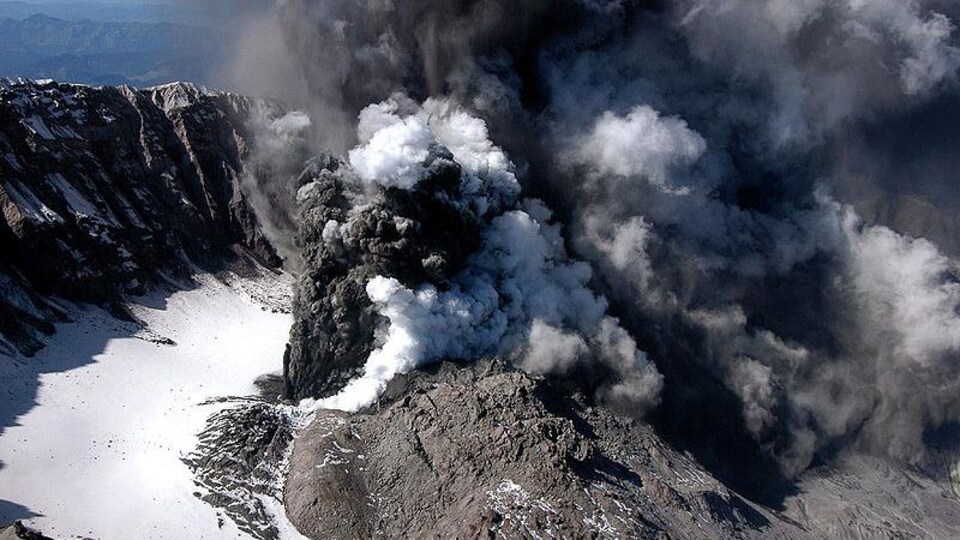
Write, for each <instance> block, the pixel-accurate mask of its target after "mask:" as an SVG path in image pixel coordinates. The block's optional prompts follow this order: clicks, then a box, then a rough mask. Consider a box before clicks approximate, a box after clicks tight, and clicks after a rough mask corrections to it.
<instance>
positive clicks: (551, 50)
mask: <svg viewBox="0 0 960 540" xmlns="http://www.w3.org/2000/svg"><path fill="white" fill-rule="evenodd" d="M956 11H957V10H956V9H955V8H954V7H952V6H951V5H950V4H949V3H945V2H934V1H922V0H915V1H900V0H869V1H853V0H841V1H836V2H827V1H825V0H804V1H797V2H786V1H782V0H765V1H761V2H753V3H738V2H729V1H725V0H670V1H661V2H642V1H629V0H622V1H606V2H605V1H600V0H593V1H587V0H581V1H576V0H567V1H561V0H557V1H548V0H540V1H537V0H531V1H525V2H506V1H503V2H501V1H497V0H476V1H469V0H461V1H457V2H440V1H439V0H437V1H432V0H421V1H412V2H402V3H401V2H390V1H350V0H338V1H329V2H307V1H305V0H286V1H281V2H276V3H275V4H273V3H269V2H267V3H264V4H261V5H260V6H259V7H258V8H257V9H254V10H250V11H249V12H247V13H246V14H245V16H243V17H241V19H243V20H244V24H245V25H247V26H245V28H256V29H257V31H256V32H254V31H249V32H241V39H240V41H239V44H238V49H237V50H238V58H237V62H236V63H235V67H236V69H234V70H233V71H232V72H231V74H230V75H231V76H232V77H233V78H232V80H233V81H234V84H235V85H236V86H238V87H240V88H241V89H250V90H252V91H255V92H260V93H264V94H270V95H278V96H281V97H284V98H286V99H288V100H290V101H291V102H293V103H296V104H297V105H298V106H302V107H303V108H304V110H306V111H307V112H308V113H309V114H310V117H311V119H312V123H311V130H312V142H313V144H314V145H315V146H316V147H317V148H321V147H322V148H327V149H329V150H331V151H333V152H334V153H337V154H344V155H346V156H347V157H346V161H347V162H348V164H349V168H350V169H351V170H352V173H351V174H352V175H353V177H354V180H353V181H354V182H355V183H356V185H357V186H360V187H358V188H357V190H359V191H358V192H363V189H362V187H363V186H364V185H366V186H367V188H366V189H367V190H369V189H373V188H376V189H378V190H383V189H397V190H406V189H410V188H415V187H416V186H417V185H418V182H419V181H420V180H419V179H420V178H421V174H422V171H423V168H424V167H425V166H426V165H425V164H426V163H428V162H429V161H430V160H431V159H433V158H435V157H436V155H437V154H436V151H437V148H436V146H434V145H435V144H439V145H440V146H443V147H446V148H447V150H448V151H449V152H451V153H452V155H453V156H454V158H453V160H454V161H455V162H457V163H459V165H460V166H461V167H462V169H463V171H465V173H464V175H465V176H464V178H467V179H469V178H470V177H471V176H473V177H474V178H475V179H476V178H485V179H484V180H481V181H479V182H473V183H472V184H471V181H464V184H463V186H464V190H463V193H461V195H463V197H462V198H460V199H457V201H458V202H457V203H456V204H457V205H461V206H462V208H464V209H465V211H469V212H471V213H472V214H471V215H473V216H475V217H476V219H477V220H479V221H478V223H479V224H480V225H479V226H478V231H482V232H480V233H479V237H478V239H477V245H476V246H475V248H476V249H475V250H474V251H471V252H470V254H469V255H468V256H466V257H465V258H464V260H463V261H461V262H462V264H460V265H459V266H457V269H456V270H455V271H452V272H450V273H449V274H445V275H444V276H443V279H442V280H441V281H440V282H437V283H434V284H433V285H431V284H429V283H427V282H428V281H429V280H427V279H424V280H423V281H422V282H421V283H405V282H402V280H401V281H394V280H391V277H395V276H381V277H376V276H368V277H369V278H370V279H369V285H368V286H367V288H366V290H365V291H364V293H365V294H366V295H368V297H369V301H370V302H371V303H372V305H374V306H375V310H376V311H377V313H379V314H380V315H381V316H383V317H385V318H386V320H387V321H388V323H389V324H388V325H387V326H386V327H385V330H384V332H385V333H384V334H383V335H381V336H379V337H380V340H379V342H378V343H379V346H378V348H376V349H375V350H374V351H371V353H372V354H371V355H370V359H371V362H377V364H376V365H371V366H370V370H368V371H369V372H375V373H379V374H381V375H383V374H389V373H391V371H395V372H400V371H402V370H404V369H413V368H415V367H416V366H417V365H419V364H420V363H421V362H424V361H429V360H433V359H438V358H440V357H446V356H448V357H456V358H466V357H469V356H474V355H477V354H505V351H514V352H516V351H522V352H521V353H518V356H517V363H518V365H519V366H521V367H523V368H525V369H527V370H529V371H531V372H534V373H544V372H548V373H552V374H563V373H565V372H567V373H569V372H574V371H576V369H577V366H580V365H582V364H583V362H584V360H585V359H587V358H592V359H601V361H600V362H599V363H600V364H601V365H605V366H607V367H608V368H609V370H610V372H611V373H612V375H611V376H610V378H609V381H608V382H609V384H605V385H602V387H603V388H604V390H603V391H602V392H601V394H603V395H606V396H621V397H622V396H627V395H630V394H631V393H637V392H636V389H637V388H640V389H644V390H643V391H640V392H638V393H637V395H640V396H641V397H642V399H638V400H636V403H637V405H636V406H637V407H638V408H640V409H644V410H646V409H647V408H649V407H650V405H651V404H652V403H654V402H655V401H656V400H651V398H650V396H652V395H655V394H656V392H654V391H653V390H654V389H656V388H659V386H660V383H661V381H660V380H659V375H656V376H654V375H653V374H655V373H656V372H655V371H652V367H651V366H650V365H649V364H648V363H647V359H649V360H650V361H652V362H654V363H656V365H657V369H658V371H659V372H660V373H662V374H663V380H662V391H661V392H660V393H659V394H658V395H659V399H660V401H661V405H660V409H659V412H658V413H656V415H657V416H656V418H655V420H656V422H657V423H658V425H659V426H660V427H661V429H663V430H664V431H667V432H670V433H672V434H673V435H675V436H676V437H678V438H679V439H680V440H682V441H684V442H686V443H687V444H688V445H690V446H691V447H693V448H694V450H695V451H698V452H701V453H702V454H701V455H702V456H704V457H703V459H704V460H706V461H709V459H718V460H720V461H723V460H728V461H736V460H738V459H744V458H743V457H742V456H741V457H738V456H736V455H734V454H736V453H737V450H736V449H731V443H729V442H728V441H729V440H732V439H736V437H737V436H738V435H737V434H732V435H731V434H730V433H724V434H723V435H722V436H719V435H718V436H714V435H711V434H709V433H705V432H704V430H703V429H701V428H702V426H710V425H723V426H730V425H736V426H739V429H740V430H742V432H741V433H742V435H743V437H746V438H748V439H749V440H750V441H751V442H750V443H749V444H750V445H752V446H751V447H755V448H757V449H760V451H762V452H763V453H764V454H765V455H767V456H771V457H772V458H773V459H775V460H776V462H777V463H778V466H779V469H780V470H781V471H782V472H783V473H784V474H786V475H788V476H792V475H795V474H798V473H799V472H801V471H803V470H804V469H805V468H806V467H807V466H809V465H810V463H812V462H813V461H814V459H816V458H817V457H821V458H827V459H828V458H829V457H830V456H831V455H832V454H833V453H835V452H842V451H845V450H847V449H851V448H855V449H857V450H861V451H868V452H876V453H880V454H885V455H889V456H893V457H896V458H901V459H905V460H909V461H913V462H918V461H919V460H921V459H922V457H923V454H924V452H925V442H924V441H925V437H926V436H927V435H928V434H929V433H930V432H932V431H934V430H937V429H939V428H941V427H944V426H946V425H948V424H950V423H954V422H956V421H957V420H958V415H960V403H958V401H957V399H956V397H955V396H957V395H960V394H958V392H957V389H958V388H957V386H958V384H960V370H958V367H960V366H958V362H960V342H958V337H957V336H960V315H958V308H960V288H958V287H960V285H958V279H957V270H956V268H957V265H956V263H955V262H954V261H953V260H952V259H951V258H950V257H949V256H948V255H946V254H945V252H944V251H943V249H942V248H941V247H939V246H938V245H937V244H935V243H934V242H937V241H940V239H942V238H947V237H949V235H946V234H940V235H939V236H937V238H930V239H923V238H920V236H924V235H925V234H926V233H925V232H924V231H925V230H927V229H929V227H928V228H917V227H913V228H912V229H911V228H910V227H901V226H900V225H902V224H903V223H907V224H908V225H909V224H911V223H914V222H915V221H916V220H918V219H920V218H919V217H911V216H907V217H903V216H902V215H901V214H898V216H899V217H898V218H897V219H891V220H888V221H886V222H885V221H884V220H883V219H882V217H883V213H882V212H879V211H877V212H873V213H872V214H871V215H869V216H864V215H863V214H862V212H861V211H860V210H861V209H863V208H868V207H871V206H869V205H867V206H865V204H866V203H865V202H864V201H865V200H866V199H865V198H864V197H860V196H859V195H860V194H870V196H871V197H874V199H870V200H875V198H876V197H878V196H882V195H884V194H887V193H890V192H899V191H905V192H908V193H910V192H909V187H910V186H912V185H913V182H914V179H913V178H911V177H909V176H904V177H891V176H890V172H889V171H890V170H892V169H890V168H884V167H880V166H878V165H877V164H881V163H888V162H894V163H907V162H911V163H913V162H916V165H915V166H913V167H912V168H911V169H907V168H903V169H902V170H903V171H904V172H907V173H912V174H916V173H917V171H932V172H933V173H936V174H926V175H924V179H923V181H924V182H927V183H928V184H931V183H932V184H931V185H929V186H927V187H926V188H924V189H925V191H924V193H926V194H936V193H943V192H947V193H953V192H954V191H955V188H953V187H952V185H951V184H948V183H947V182H950V181H952V176H953V175H951V174H949V172H950V171H951V170H952V169H950V168H949V167H950V166H951V164H955V161H950V160H949V159H948V158H946V157H943V156H945V155H946V153H947V152H944V151H943V150H942V149H943V148H945V146H944V145H945V144H946V143H944V140H949V139H944V135H943V133H938V132H927V131H924V130H923V129H922V128H921V127H918V126H919V124H920V123H921V121H922V118H924V117H923V114H928V115H929V114H931V113H930V110H931V109H930V108H931V107H935V106H936V107H939V108H938V109H933V110H935V111H948V113H949V114H950V115H951V117H950V119H951V120H952V121H951V122H949V124H950V125H951V126H953V125H957V122H955V120H957V119H958V118H960V112H957V111H960V108H958V107H944V106H943V103H944V102H945V100H946V101H947V102H955V100H956V98H957V95H958V89H957V86H956V73H957V69H958V67H960V49H958V40H957V39H958V38H957V32H956V31H955V28H954V24H955V20H956V17H957V16H958V15H960V14H958V13H957V12H956ZM250 25H253V26H250ZM398 92H400V93H401V94H402V95H405V96H409V98H400V97H391V96H395V95H398V94H397V93H398ZM937 104H939V105H937ZM361 111H362V112H361ZM924 111H926V113H925V112H924ZM458 115H461V116H458ZM456 118H460V119H461V120H462V122H460V121H455V120H454V119H456ZM481 125H482V126H483V128H482V136H480V134H481V129H480V126H481ZM944 129H948V128H944ZM950 129H952V128H950ZM878 132H879V133H881V134H882V133H887V134H890V133H893V134H898V133H918V138H917V139H916V140H913V141H911V145H910V148H909V152H908V151H907V150H903V149H901V148H900V147H899V146H898V145H896V144H872V142H873V141H877V140H882V136H880V135H877V134H876V133H878ZM888 137H889V135H888ZM946 147H949V145H948V144H947V145H946ZM501 148H502V150H501ZM938 148H939V149H941V150H940V151H939V153H938V152H937V151H936V150H937V149H938ZM510 163H513V164H516V167H514V166H512V165H508V164H510ZM484 175H486V176H484ZM917 181H918V182H919V180H917ZM495 183H497V184H496V185H499V186H507V185H515V188H511V191H510V193H509V194H508V196H502V195H498V194H502V191H501V190H500V188H497V189H492V188H491V187H490V186H493V185H494V184H495ZM521 184H522V193H521V188H520V186H521ZM471 185H472V187H471ZM891 186H892V187H891ZM472 189H475V190H476V191H475V192H472V193H471V192H470V190H472ZM878 193H879V194H880V195H876V194H878ZM851 194H852V195H851ZM526 196H535V197H538V198H539V199H542V200H543V201H544V203H533V202H531V203H521V202H518V201H520V200H522V199H523V198H524V197H526ZM931 196H932V195H931ZM898 200H899V199H898ZM871 204H874V205H875V204H878V203H871ZM938 204H943V205H955V204H956V202H955V201H954V200H951V199H949V198H946V197H940V198H934V199H932V202H931V203H930V205H929V206H930V207H932V208H937V205H938ZM547 206H549V207H551V208H553V209H554V210H555V217H549V216H548V213H547V211H546V210H545V208H546V207H547ZM957 206H960V205H957ZM873 207H875V206H873ZM873 207H871V208H873ZM945 208H956V206H947V207H945ZM291 212H295V211H293V210H291ZM943 212H944V214H949V213H950V212H949V211H948V210H943ZM291 215H293V214H291ZM865 218H869V221H867V220H866V219H865ZM943 219H947V218H943ZM559 223H563V227H560V226H559V225H558V224H559ZM897 229H899V232H898V230H897ZM905 229H910V230H909V231H907V232H909V233H911V234H912V235H913V236H910V235H907V234H905V233H904V230H905ZM345 230H346V229H342V228H340V227H339V226H338V224H333V225H331V227H330V230H329V235H326V234H325V235H323V236H324V238H326V237H327V236H329V237H330V238H334V239H336V238H340V237H341V236H342V235H343V234H344V231H345ZM931 230H932V229H931ZM533 246H539V247H537V248H536V249H537V250H539V251H536V250H534V249H533ZM531 251H536V253H537V255H538V256H539V257H540V258H539V259H538V260H537V261H533V262H531V261H527V260H526V257H527V256H528V255H529V254H530V252H531ZM492 253H496V254H499V255H500V258H499V259H498V258H497V257H492V256H491V254H492ZM578 258H579V259H582V260H584V261H587V262H588V263H589V266H587V265H585V264H584V263H577V262H573V261H574V260H575V259H578ZM507 260H509V261H513V262H512V264H513V266H511V267H510V268H506V267H505V266H504V261H507ZM546 268H549V269H550V271H546V270H545V269H546ZM521 278H522V279H521ZM494 284H496V285H494ZM561 284H562V287H559V285H561ZM505 286H507V287H506V288H504V287H505ZM498 287H499V288H498ZM551 287H559V288H558V290H559V291H561V292H563V294H562V295H561V296H563V298H559V299H557V301H556V302H554V301H551V302H548V304H549V306H550V309H547V310H541V307H542V306H540V307H538V306H536V305H531V304H530V302H531V301H532V300H531V299H534V298H540V297H541V294H542V290H548V289H551ZM507 290H509V291H512V292H511V294H512V296H504V293H505V291H507ZM530 291H539V292H537V293H536V294H533V293H532V292H530ZM594 291H595V292H594ZM574 296H576V297H579V298H582V299H584V300H583V303H582V304H579V305H575V306H568V305H567V302H569V301H572V300H573V297H574ZM604 297H606V298H609V299H610V300H609V303H610V305H609V306H607V305H606V304H607V302H606V301H604V300H603V298H604ZM495 298H497V300H495ZM548 298H549V296H548ZM515 308H516V309H515ZM610 314H616V316H617V319H614V318H613V316H612V315H610ZM511 317H513V318H511ZM426 334H435V335H439V334H444V335H447V336H451V340H450V342H449V343H442V342H433V341H418V340H416V339H413V340H411V339H409V338H410V336H420V335H426ZM452 336H456V337H455V338H453V337H452ZM494 342H497V343H500V342H503V343H510V344H511V345H510V346H507V347H504V348H498V347H493V346H491V343H494ZM641 351H645V352H641ZM383 358H389V359H390V361H389V362H387V361H385V360H384V361H382V362H381V360H383ZM397 366H399V367H397ZM364 380H365V381H367V382H365V383H362V384H368V383H369V384H370V385H372V386H371V388H373V392H372V393H373V394H376V393H377V391H379V390H378V389H380V388H381V383H382V382H383V381H384V380H385V379H383V378H381V379H375V378H374V379H371V378H369V377H366V375H362V374H361V378H360V379H358V381H364ZM624 381H627V382H629V383H631V384H628V385H627V387H620V386H617V385H618V383H619V382H624ZM634 383H635V384H634ZM357 384H361V383H359V382H358V383H357ZM316 397H320V396H316ZM629 402H630V400H629V399H627V400H621V403H629ZM744 444H746V443H744ZM737 448H740V447H739V446H738V447H737ZM725 452H727V454H725ZM710 456H714V457H710ZM716 456H719V457H716Z"/></svg>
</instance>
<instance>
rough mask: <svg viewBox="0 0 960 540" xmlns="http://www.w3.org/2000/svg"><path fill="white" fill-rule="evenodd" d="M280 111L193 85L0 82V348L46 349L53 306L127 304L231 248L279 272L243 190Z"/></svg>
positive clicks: (55, 313) (55, 314)
mask: <svg viewBox="0 0 960 540" xmlns="http://www.w3.org/2000/svg"><path fill="white" fill-rule="evenodd" d="M277 112H278V111H277V110H275V109H272V108H271V106H269V105H268V104H266V103H264V102H261V101H255V100H251V99H247V98H243V97H239V96H236V95H232V94H228V93H220V92H209V91H206V90H204V89H201V88H198V87H196V86H193V85H190V84H173V85H168V86H163V87H158V88H152V89H147V90H135V89H132V88H127V87H120V88H107V87H104V88H92V87H87V86H79V85H67V84H57V83H54V82H31V81H16V82H14V81H5V82H0V179H2V180H0V206H2V209H3V219H2V220H0V241H2V245H3V246H4V247H3V249H2V250H0V291H2V294H0V320H2V321H3V322H2V323H0V334H2V337H3V340H2V341H0V352H4V350H6V352H8V353H10V352H12V350H13V349H18V350H19V351H21V352H23V353H28V354H29V353H31V352H33V351H36V350H37V349H38V348H39V347H41V346H42V335H43V334H45V333H49V332H51V331H52V326H51V321H54V320H57V319H60V318H62V317H64V312H63V310H62V309H60V308H58V307H57V306H56V305H55V304H54V303H52V302H51V301H50V300H49V298H50V297H61V298H64V299H68V300H72V301H82V302H92V303H101V304H114V305H119V304H118V303H117V301H118V300H119V299H120V296H121V295H122V294H124V293H130V292H139V291H141V290H142V288H143V287H144V285H145V284H148V283H150V282H154V281H156V280H158V279H160V278H162V277H163V276H164V275H165V274H176V273H177V272H178V271H180V270H182V269H184V268H186V265H187V264H188V261H190V262H192V263H197V264H201V265H216V264H220V263H222V262H223V261H224V260H225V257H230V256H231V254H230V250H231V249H232V248H233V247H234V246H238V247H241V248H242V249H243V250H244V251H245V252H247V253H250V254H253V255H254V256H255V257H256V258H258V259H259V260H260V261H261V262H263V263H266V264H267V265H270V266H278V265H279V264H280V260H279V258H278V257H277V255H276V253H275V252H274V250H273V248H272V247H271V246H270V244H269V242H267V241H266V240H265V238H264V236H263V235H262V234H261V232H260V230H259V229H258V227H257V226H256V221H255V218H254V216H253V214H252V212H251V210H250V207H249V206H248V204H247V201H246V198H245V196H244V194H243V192H242V191H241V189H240V186H241V178H242V176H243V175H244V174H245V168H244V160H245V159H246V158H247V157H249V155H250V154H251V152H252V145H253V140H252V130H251V129H250V128H248V124H249V121H250V119H251V118H253V117H255V116H256V115H257V114H260V115H261V116H262V115H269V114H273V113H277Z"/></svg>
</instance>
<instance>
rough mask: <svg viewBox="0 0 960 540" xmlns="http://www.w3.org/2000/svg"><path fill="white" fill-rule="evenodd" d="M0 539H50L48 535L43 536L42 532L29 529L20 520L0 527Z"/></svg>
mask: <svg viewBox="0 0 960 540" xmlns="http://www.w3.org/2000/svg"><path fill="white" fill-rule="evenodd" d="M0 540H52V539H51V538H50V537H48V536H44V535H43V534H42V533H40V532H38V531H35V530H33V529H30V528H29V527H27V526H26V525H24V524H23V523H21V522H19V521H18V522H16V523H14V524H13V525H11V526H9V527H6V528H0Z"/></svg>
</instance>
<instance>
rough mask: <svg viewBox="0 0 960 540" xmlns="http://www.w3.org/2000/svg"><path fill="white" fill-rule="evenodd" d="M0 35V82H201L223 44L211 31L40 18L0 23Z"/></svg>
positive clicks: (165, 24)
mask: <svg viewBox="0 0 960 540" xmlns="http://www.w3.org/2000/svg"><path fill="white" fill-rule="evenodd" d="M0 13H2V11H0ZM0 35H2V36H4V39H3V40H0V76H3V77H26V78H33V79H41V78H43V79H48V78H49V79H57V80H62V81H70V82H77V83H86V84H95V85H124V84H126V85H133V86H154V85H158V84H164V83H169V82H173V81H178V80H189V81H195V82H204V81H205V80H206V79H207V78H208V76H209V74H210V72H211V66H213V65H215V64H216V62H217V59H218V58H221V56H222V55H223V52H224V45H223V44H224V41H225V40H224V38H223V37H222V36H221V35H220V34H219V33H218V32H217V31H216V30H213V29H210V28H201V27H196V26H188V25H183V24H175V23H169V22H161V23H143V22H97V21H92V20H76V21H70V20H64V19H59V18H55V17H50V16H47V15H43V14H35V15H31V16H29V17H27V18H25V19H15V18H3V19H0Z"/></svg>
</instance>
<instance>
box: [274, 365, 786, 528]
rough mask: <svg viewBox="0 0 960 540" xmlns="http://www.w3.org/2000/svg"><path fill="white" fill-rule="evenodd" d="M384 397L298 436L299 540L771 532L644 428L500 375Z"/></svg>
mask: <svg viewBox="0 0 960 540" xmlns="http://www.w3.org/2000/svg"><path fill="white" fill-rule="evenodd" d="M392 386H393V387H392V388H391V389H390V390H389V391H388V394H390V396H388V398H387V400H388V401H389V403H383V404H381V406H380V408H379V409H378V410H377V411H371V412H369V413H368V414H358V415H346V414H343V413H339V412H329V411H321V412H319V413H318V415H317V418H316V420H315V421H314V422H313V424H312V425H310V426H309V427H308V428H307V429H306V430H304V431H303V432H302V433H301V434H300V435H299V436H298V438H297V440H296V442H295V446H294V451H293V454H292V456H291V459H290V472H289V475H288V478H287V487H286V494H285V503H286V506H287V510H288V515H289V517H290V519H291V520H292V522H293V523H294V525H296V526H297V527H298V528H299V529H300V530H301V532H303V533H304V534H306V535H307V536H309V537H311V538H317V539H320V538H366V537H371V536H382V537H387V538H400V537H403V538H433V537H444V538H478V537H491V538H492V537H505V538H541V537H542V538H545V537H552V538H702V537H711V538H719V537H740V536H748V535H749V533H751V532H753V533H756V532H758V531H762V530H763V529H764V528H766V527H768V526H770V525H771V524H772V523H771V520H772V519H774V518H772V517H771V515H770V514H769V513H767V512H766V511H765V510H762V509H759V508H757V507H755V506H754V505H752V504H751V503H748V502H746V501H745V500H743V499H742V498H740V497H739V496H737V495H736V494H735V493H733V492H731V491H729V490H728V489H726V488H725V487H724V486H723V485H722V484H721V483H719V482H718V481H716V480H715V479H713V478H712V477H711V476H710V475H709V473H707V472H706V471H704V470H703V469H702V468H700V467H699V466H698V465H697V464H696V463H695V462H694V461H693V460H692V459H691V458H689V457H688V456H685V455H682V454H680V453H678V452H677V451H675V450H673V449H671V448H670V447H668V446H667V445H665V444H664V443H663V442H662V441H661V440H660V439H659V438H658V437H657V436H656V434H655V433H654V432H653V431H652V429H651V428H650V427H649V426H647V425H644V424H639V423H636V422H634V421H632V420H630V419H626V418H621V417H619V416H616V415H614V414H612V413H610V412H607V411H605V410H601V409H598V408H592V407H588V406H585V405H584V404H583V403H581V402H580V401H579V400H577V399H570V398H569V397H566V398H564V397H561V396H560V395H558V394H556V393H555V391H554V390H553V389H552V388H551V387H550V386H549V384H548V383H545V382H543V381H540V380H537V379H533V378H531V377H529V376H527V375H525V374H523V373H520V372H516V371H505V370H504V368H503V365H502V364H499V363H495V362H494V363H491V362H481V363H479V364H477V365H474V366H472V367H470V368H460V367H455V366H453V365H451V364H447V365H445V366H442V367H440V368H439V369H438V371H437V372H435V373H433V374H428V373H416V374H413V375H410V376H407V377H405V378H404V379H402V380H397V381H395V382H394V383H393V385H392ZM794 532H797V531H796V530H794Z"/></svg>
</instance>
